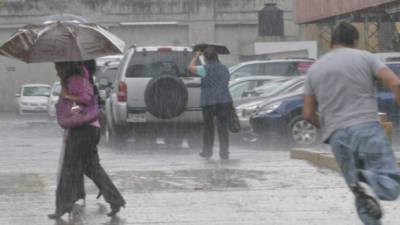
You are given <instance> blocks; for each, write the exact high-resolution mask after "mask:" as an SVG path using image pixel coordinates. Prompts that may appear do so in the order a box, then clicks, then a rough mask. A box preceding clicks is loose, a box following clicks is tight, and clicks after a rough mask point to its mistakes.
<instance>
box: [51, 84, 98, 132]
mask: <svg viewBox="0 0 400 225" xmlns="http://www.w3.org/2000/svg"><path fill="white" fill-rule="evenodd" d="M84 81H85V82H84V86H85V88H86V89H88V90H90V89H89V88H90V87H88V85H90V84H89V82H88V81H87V80H86V79H84ZM97 105H98V104H97V97H96V96H93V98H92V101H91V103H90V104H88V105H83V104H77V103H75V102H73V101H71V100H68V99H65V98H60V99H59V100H58V102H57V104H56V105H55V108H56V115H57V122H58V124H59V125H60V126H61V127H62V128H65V129H69V128H75V127H80V126H83V125H85V124H90V123H92V122H94V121H96V120H97V119H98V117H99V110H98V107H97Z"/></svg>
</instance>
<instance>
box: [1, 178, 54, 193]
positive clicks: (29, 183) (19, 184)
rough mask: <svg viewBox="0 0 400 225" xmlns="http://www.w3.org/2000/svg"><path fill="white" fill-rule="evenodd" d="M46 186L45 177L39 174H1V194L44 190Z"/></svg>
mask: <svg viewBox="0 0 400 225" xmlns="http://www.w3.org/2000/svg"><path fill="white" fill-rule="evenodd" d="M45 188H46V185H45V182H44V179H43V177H41V176H40V175H38V174H2V175H0V194H14V193H31V192H42V191H44V190H45Z"/></svg>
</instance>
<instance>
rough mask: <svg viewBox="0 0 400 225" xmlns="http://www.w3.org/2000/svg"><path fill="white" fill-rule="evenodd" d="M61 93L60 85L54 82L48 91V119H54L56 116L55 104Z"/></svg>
mask: <svg viewBox="0 0 400 225" xmlns="http://www.w3.org/2000/svg"><path fill="white" fill-rule="evenodd" d="M60 93H61V84H60V82H59V81H57V82H54V83H53V85H52V86H51V91H50V96H49V100H48V110H47V112H48V113H49V116H50V117H55V116H56V107H55V105H56V103H57V102H58V98H59V97H60Z"/></svg>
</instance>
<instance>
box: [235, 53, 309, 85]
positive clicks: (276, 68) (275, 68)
mask: <svg viewBox="0 0 400 225" xmlns="http://www.w3.org/2000/svg"><path fill="white" fill-rule="evenodd" d="M314 61H315V60H314V59H302V58H299V59H297V58H294V59H270V60H254V61H247V62H242V63H239V64H237V65H234V66H232V67H230V68H229V72H230V74H231V80H234V79H238V78H243V77H247V76H260V75H265V76H271V75H274V76H286V77H287V76H289V77H291V76H299V75H304V74H305V73H306V72H307V70H308V68H309V67H310V66H311V64H313V63H314Z"/></svg>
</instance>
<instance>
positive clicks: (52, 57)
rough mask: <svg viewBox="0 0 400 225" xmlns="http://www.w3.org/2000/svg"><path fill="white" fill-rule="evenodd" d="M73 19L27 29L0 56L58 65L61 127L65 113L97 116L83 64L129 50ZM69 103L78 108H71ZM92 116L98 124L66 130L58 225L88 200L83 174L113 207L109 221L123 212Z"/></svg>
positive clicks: (101, 30) (92, 89) (104, 32)
mask: <svg viewBox="0 0 400 225" xmlns="http://www.w3.org/2000/svg"><path fill="white" fill-rule="evenodd" d="M72 17H73V18H72V20H71V16H69V17H68V18H64V19H63V18H59V17H51V18H50V20H48V19H45V21H44V22H42V23H39V24H38V23H36V24H30V25H26V26H24V27H22V28H20V29H18V31H17V32H16V33H15V34H14V35H12V37H11V38H10V39H9V40H8V41H6V42H5V43H4V44H3V45H2V46H1V47H0V54H1V55H4V56H6V57H10V58H15V59H18V60H21V61H24V62H26V63H33V62H55V67H56V70H57V74H58V76H59V78H60V80H61V84H62V92H61V95H60V98H59V102H58V103H57V106H56V108H57V119H58V121H59V123H60V124H61V122H60V121H62V119H61V118H62V116H61V115H62V114H63V113H64V114H68V113H71V114H72V113H73V112H76V111H75V110H81V109H82V108H83V109H85V108H86V109H89V108H90V109H92V111H90V112H91V113H98V100H97V94H96V93H97V92H95V90H96V89H95V86H94V85H93V79H91V78H92V75H91V74H90V73H89V71H88V70H87V69H86V68H85V67H84V66H83V63H82V62H83V61H85V60H92V59H95V58H98V57H102V56H107V55H113V54H121V53H122V52H123V49H124V46H125V43H124V42H123V41H122V40H120V39H119V38H118V37H117V36H115V35H114V34H112V33H110V32H109V31H107V30H106V29H105V28H103V27H101V26H99V25H96V24H94V23H86V22H85V21H82V19H80V18H77V17H74V16H72ZM91 72H92V71H91ZM70 103H74V104H76V105H77V107H75V106H74V107H71V104H70ZM93 109H94V110H93ZM88 115H90V113H89V114H88ZM94 115H95V116H96V120H93V121H87V122H86V123H84V124H80V125H79V126H76V127H67V129H66V130H67V132H66V133H67V136H66V139H65V148H64V149H63V150H64V151H65V153H62V154H61V157H60V159H61V161H62V165H60V170H59V175H58V179H57V180H58V182H57V191H56V210H55V213H52V214H49V215H48V216H49V218H52V219H57V218H60V217H61V216H63V215H64V214H65V213H70V212H71V211H72V208H73V205H74V203H75V202H76V201H77V200H79V199H80V198H84V197H85V192H84V182H83V181H84V180H83V176H84V174H85V175H87V176H88V177H89V178H91V179H92V180H93V181H94V183H95V184H96V185H97V187H98V188H99V190H100V195H103V196H104V199H105V200H106V201H107V202H108V203H109V204H110V206H111V212H110V213H108V215H109V216H114V215H115V214H116V213H118V212H119V210H120V208H121V207H124V206H125V200H124V199H123V197H122V195H121V194H120V192H119V191H118V190H117V188H116V187H115V185H114V184H113V183H112V181H111V180H110V178H109V177H108V175H107V173H106V172H105V171H104V169H103V168H102V166H101V165H100V163H99V156H98V152H97V144H98V142H99V137H100V136H99V122H98V120H97V116H98V114H94ZM94 118H95V117H94Z"/></svg>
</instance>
